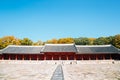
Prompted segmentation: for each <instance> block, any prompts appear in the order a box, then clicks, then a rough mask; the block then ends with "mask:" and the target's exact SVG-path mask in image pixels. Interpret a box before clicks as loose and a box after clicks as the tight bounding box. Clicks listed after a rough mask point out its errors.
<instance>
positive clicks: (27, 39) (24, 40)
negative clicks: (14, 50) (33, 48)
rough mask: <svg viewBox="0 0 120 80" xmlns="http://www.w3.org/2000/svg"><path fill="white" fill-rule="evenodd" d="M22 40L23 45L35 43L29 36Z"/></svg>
mask: <svg viewBox="0 0 120 80" xmlns="http://www.w3.org/2000/svg"><path fill="white" fill-rule="evenodd" d="M20 42H21V45H32V44H33V41H32V40H30V39H29V38H24V39H22V40H21V41H20Z"/></svg>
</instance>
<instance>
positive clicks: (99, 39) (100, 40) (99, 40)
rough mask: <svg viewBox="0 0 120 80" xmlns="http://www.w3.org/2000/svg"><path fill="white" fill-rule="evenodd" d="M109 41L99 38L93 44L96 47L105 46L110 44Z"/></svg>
mask: <svg viewBox="0 0 120 80" xmlns="http://www.w3.org/2000/svg"><path fill="white" fill-rule="evenodd" d="M108 42H109V41H108V40H107V38H106V37H99V38H97V39H96V40H94V42H93V44H95V45H105V44H108Z"/></svg>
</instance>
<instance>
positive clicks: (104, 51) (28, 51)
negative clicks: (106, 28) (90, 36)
mask: <svg viewBox="0 0 120 80" xmlns="http://www.w3.org/2000/svg"><path fill="white" fill-rule="evenodd" d="M0 59H1V60H106V59H108V60H109V59H113V60H120V51H119V49H117V48H116V47H114V46H112V45H75V44H46V45H44V46H16V45H9V46H7V47H6V48H4V49H2V50H0Z"/></svg>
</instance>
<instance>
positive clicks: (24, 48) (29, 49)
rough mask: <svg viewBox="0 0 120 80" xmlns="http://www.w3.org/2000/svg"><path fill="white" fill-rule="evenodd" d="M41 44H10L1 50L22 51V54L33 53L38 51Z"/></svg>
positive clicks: (3, 51) (5, 51) (7, 51)
mask: <svg viewBox="0 0 120 80" xmlns="http://www.w3.org/2000/svg"><path fill="white" fill-rule="evenodd" d="M41 49H42V46H15V45H10V46H8V47H6V48H5V49H3V50H2V53H3V54H4V53H13V54H14V53H20V54H21V53H22V54H35V53H40V50H41Z"/></svg>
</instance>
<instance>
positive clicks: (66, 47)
mask: <svg viewBox="0 0 120 80" xmlns="http://www.w3.org/2000/svg"><path fill="white" fill-rule="evenodd" d="M41 51H42V52H77V49H76V47H75V45H74V44H46V45H45V46H44V47H43V49H42V50H41Z"/></svg>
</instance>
